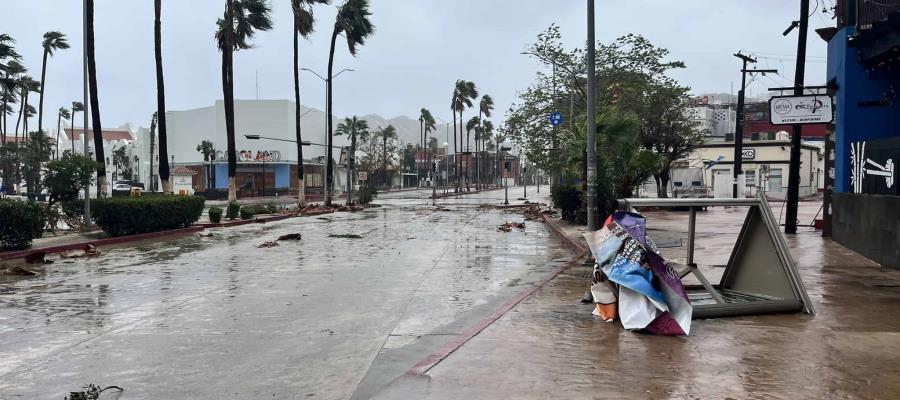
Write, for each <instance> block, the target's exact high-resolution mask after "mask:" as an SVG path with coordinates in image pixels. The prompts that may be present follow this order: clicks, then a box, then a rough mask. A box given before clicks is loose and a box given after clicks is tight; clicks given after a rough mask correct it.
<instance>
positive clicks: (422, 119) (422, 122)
mask: <svg viewBox="0 0 900 400" xmlns="http://www.w3.org/2000/svg"><path fill="white" fill-rule="evenodd" d="M435 124H436V122H435V120H434V116H433V115H431V111H428V109H426V108H423V109H422V110H420V111H419V135H420V140H421V142H420V143H421V145H420V146H419V148H421V149H422V150H423V151H425V161H426V162H425V164H426V165H428V150H427V149H426V148H425V142H426V140H427V139H428V133H430V132H432V131H434V129H435ZM417 170H418V168H417ZM416 172H417V173H420V171H416Z"/></svg>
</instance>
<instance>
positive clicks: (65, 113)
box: [54, 107, 72, 160]
mask: <svg viewBox="0 0 900 400" xmlns="http://www.w3.org/2000/svg"><path fill="white" fill-rule="evenodd" d="M69 118H72V115H71V114H69V110H68V109H66V108H65V107H60V108H59V111H58V112H57V114H56V152H55V155H54V158H56V159H57V160H59V147H60V146H59V134H60V133H61V132H62V120H64V119H69Z"/></svg>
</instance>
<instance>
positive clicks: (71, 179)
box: [44, 151, 97, 208]
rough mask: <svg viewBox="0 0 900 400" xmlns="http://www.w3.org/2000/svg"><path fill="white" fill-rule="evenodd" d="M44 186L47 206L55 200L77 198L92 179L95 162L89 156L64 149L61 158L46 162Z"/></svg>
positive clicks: (72, 199)
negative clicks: (47, 193)
mask: <svg viewBox="0 0 900 400" xmlns="http://www.w3.org/2000/svg"><path fill="white" fill-rule="evenodd" d="M46 168H47V170H46V172H45V174H44V186H46V187H47V192H49V193H50V196H49V198H48V200H47V207H48V208H50V207H52V206H53V205H54V204H55V203H57V202H66V201H74V200H78V195H79V193H81V191H82V190H84V188H86V187H88V186H89V185H90V184H91V183H92V182H93V181H94V171H96V170H97V162H96V161H94V160H93V159H91V157H88V156H83V155H80V154H76V153H72V152H68V151H65V152H63V155H62V158H60V159H59V160H55V161H50V162H48V163H47V167H46Z"/></svg>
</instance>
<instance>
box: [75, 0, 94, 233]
mask: <svg viewBox="0 0 900 400" xmlns="http://www.w3.org/2000/svg"><path fill="white" fill-rule="evenodd" d="M87 21H88V14H87V0H84V25H83V27H82V28H83V32H84V35H83V37H84V53H83V55H84V59H83V61H84V111H82V114H83V115H84V126H83V127H82V129H83V132H82V137H83V138H84V156H85V157H90V155H88V153H89V152H90V147H89V146H88V111H89V109H90V107H91V102H90V101H89V100H88V63H87V58H88V57H87V51H88V50H87V48H88V41H87V23H88V22H87ZM73 124H74V121H73ZM72 134H73V135H74V134H75V132H74V129H73V132H72ZM99 178H100V177H99V176H98V177H97V179H98V181H99ZM90 230H91V185H90V184H88V185H86V186H85V187H84V231H85V232H90Z"/></svg>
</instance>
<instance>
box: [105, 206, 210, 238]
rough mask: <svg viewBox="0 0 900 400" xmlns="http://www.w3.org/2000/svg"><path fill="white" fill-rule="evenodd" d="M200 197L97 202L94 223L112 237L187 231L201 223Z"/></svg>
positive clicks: (201, 208) (201, 207)
mask: <svg viewBox="0 0 900 400" xmlns="http://www.w3.org/2000/svg"><path fill="white" fill-rule="evenodd" d="M205 201H206V200H205V199H204V198H203V197H200V196H154V197H116V198H105V199H97V200H95V201H94V202H93V203H92V205H91V208H92V211H93V218H94V222H95V223H96V224H97V225H98V226H99V227H100V228H101V229H103V230H104V231H105V232H106V233H108V234H110V235H111V236H125V235H136V234H140V233H149V232H160V231H165V230H169V229H178V228H186V227H189V226H191V225H192V224H193V223H194V222H197V220H198V219H200V216H201V215H202V214H203V205H204V203H205Z"/></svg>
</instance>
